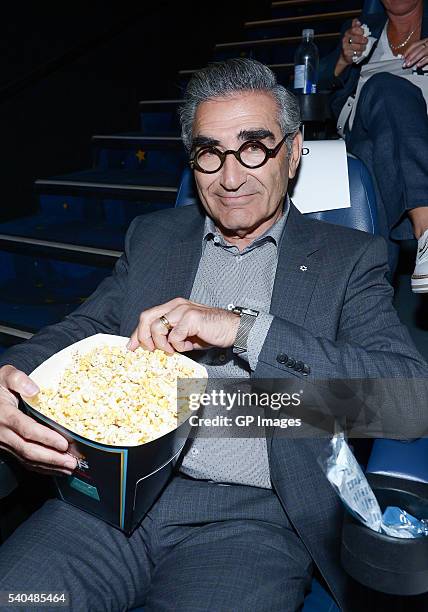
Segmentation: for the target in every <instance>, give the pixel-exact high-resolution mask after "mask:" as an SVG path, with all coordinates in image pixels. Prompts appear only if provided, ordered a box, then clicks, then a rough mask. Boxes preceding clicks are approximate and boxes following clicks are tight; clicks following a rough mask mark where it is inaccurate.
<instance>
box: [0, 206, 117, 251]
mask: <svg viewBox="0 0 428 612" xmlns="http://www.w3.org/2000/svg"><path fill="white" fill-rule="evenodd" d="M126 229H127V225H118V224H116V223H105V222H98V223H96V222H95V223H90V224H89V223H82V221H81V220H75V219H64V220H62V219H59V218H58V216H57V215H46V214H42V213H39V214H37V215H33V216H32V217H24V218H21V219H17V220H15V221H7V222H6V223H1V224H0V240H3V241H7V240H9V241H15V242H19V243H22V244H33V245H34V246H37V245H38V246H43V245H44V246H46V247H47V248H51V249H61V250H63V251H76V250H77V251H79V252H82V253H86V254H88V255H91V254H94V255H102V256H106V257H117V256H118V253H119V252H120V251H122V250H123V242H124V236H125V232H126ZM29 241H31V242H29ZM37 241H38V242H37Z"/></svg>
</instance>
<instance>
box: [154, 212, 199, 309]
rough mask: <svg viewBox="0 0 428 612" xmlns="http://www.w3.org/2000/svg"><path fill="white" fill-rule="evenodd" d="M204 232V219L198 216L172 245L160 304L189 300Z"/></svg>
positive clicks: (166, 265) (162, 284)
mask: <svg viewBox="0 0 428 612" xmlns="http://www.w3.org/2000/svg"><path fill="white" fill-rule="evenodd" d="M203 230H204V217H202V216H200V215H198V218H197V219H195V220H194V221H192V222H191V223H189V224H187V225H186V227H185V228H184V232H182V233H181V235H179V236H178V237H177V239H176V240H174V241H173V242H172V243H171V244H170V246H169V248H168V253H167V256H166V260H165V267H164V274H163V280H162V283H161V287H160V303H163V302H167V301H168V300H172V299H173V298H176V297H184V298H186V299H189V297H190V293H191V291H192V287H193V282H194V280H195V276H196V272H197V270H198V265H199V260H200V258H201V252H202V237H203ZM171 271H173V272H172V273H171Z"/></svg>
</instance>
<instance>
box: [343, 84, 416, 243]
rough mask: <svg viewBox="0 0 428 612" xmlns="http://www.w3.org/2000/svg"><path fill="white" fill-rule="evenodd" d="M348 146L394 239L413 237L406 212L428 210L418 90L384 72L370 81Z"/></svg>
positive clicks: (366, 86) (363, 93)
mask: <svg viewBox="0 0 428 612" xmlns="http://www.w3.org/2000/svg"><path fill="white" fill-rule="evenodd" d="M346 144H347V148H348V150H349V151H350V152H351V153H353V154H354V155H355V156H356V157H359V158H360V159H362V161H364V162H365V164H366V165H367V166H368V168H369V170H370V171H371V173H372V175H373V177H374V179H375V182H376V185H377V188H378V195H380V198H381V201H382V202H381V204H382V205H383V208H384V212H385V215H386V219H387V224H388V228H389V230H390V231H391V237H392V238H393V239H396V240H406V239H410V238H412V237H413V228H412V224H411V222H410V219H409V218H408V215H407V214H406V213H407V211H408V210H409V209H412V208H417V207H419V206H428V117H427V108H426V103H425V100H424V97H423V95H422V93H421V91H420V89H419V88H418V87H416V86H415V85H413V84H412V83H410V82H409V81H407V80H406V79H403V78H401V77H398V76H395V75H391V74H388V73H386V72H384V73H380V74H377V75H375V76H373V77H371V78H370V79H369V80H368V81H367V83H366V84H365V85H364V87H363V88H362V90H361V94H360V98H359V100H358V106H357V110H356V114H355V120H354V124H353V127H352V130H351V132H350V134H348V136H347V139H346Z"/></svg>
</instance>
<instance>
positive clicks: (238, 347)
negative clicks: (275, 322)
mask: <svg viewBox="0 0 428 612" xmlns="http://www.w3.org/2000/svg"><path fill="white" fill-rule="evenodd" d="M232 312H234V313H235V314H239V316H240V318H241V319H240V321H239V327H238V331H237V332H236V338H235V342H234V343H233V352H234V353H235V354H237V355H239V354H240V353H244V352H245V351H247V348H248V347H247V343H248V336H249V335H250V331H251V329H252V328H253V325H254V323H255V321H256V319H257V317H258V314H259V313H258V311H257V310H252V309H251V308H243V307H241V306H235V307H234V308H233V309H232Z"/></svg>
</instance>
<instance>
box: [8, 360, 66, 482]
mask: <svg viewBox="0 0 428 612" xmlns="http://www.w3.org/2000/svg"><path fill="white" fill-rule="evenodd" d="M38 391H39V389H38V387H37V385H36V384H35V383H34V382H33V381H32V380H31V379H30V378H29V377H28V376H27V375H26V374H25V373H24V372H21V371H20V370H17V369H16V368H14V367H13V366H11V365H5V366H3V367H2V368H0V448H2V449H4V450H6V451H8V452H10V453H11V454H12V455H14V456H15V457H16V458H17V459H18V460H19V461H20V462H21V463H22V464H23V466H24V467H26V468H27V469H29V470H32V471H35V472H39V473H41V474H46V475H50V476H59V475H61V474H68V475H70V474H72V472H73V470H74V469H75V468H76V465H77V462H76V459H74V457H72V456H71V455H69V454H67V453H66V451H67V449H68V441H67V440H66V438H64V436H62V435H61V434H60V433H58V432H56V431H53V430H52V429H50V428H49V427H45V426H44V425H40V424H39V423H37V422H36V421H35V420H34V419H32V418H31V417H29V416H27V415H25V414H23V413H22V412H21V410H20V409H19V408H18V402H19V400H18V397H17V394H19V395H22V396H27V397H31V396H33V395H35V394H36V393H37V392H38Z"/></svg>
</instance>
